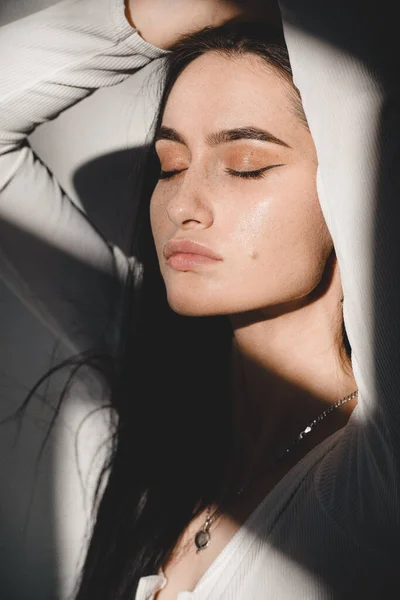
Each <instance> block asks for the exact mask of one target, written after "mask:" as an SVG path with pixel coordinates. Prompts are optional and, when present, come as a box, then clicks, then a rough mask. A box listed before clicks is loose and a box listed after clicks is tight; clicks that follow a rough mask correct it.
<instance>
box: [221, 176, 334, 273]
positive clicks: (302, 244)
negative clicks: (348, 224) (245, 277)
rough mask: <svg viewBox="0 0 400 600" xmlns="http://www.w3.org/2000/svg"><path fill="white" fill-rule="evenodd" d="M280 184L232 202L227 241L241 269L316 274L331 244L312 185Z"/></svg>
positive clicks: (299, 183) (299, 181) (299, 182)
mask: <svg viewBox="0 0 400 600" xmlns="http://www.w3.org/2000/svg"><path fill="white" fill-rule="evenodd" d="M297 182H298V184H296V185H293V184H292V182H288V185H286V186H284V185H282V183H283V182H282V180H281V181H280V182H279V185H278V186H277V188H276V189H275V190H272V189H271V190H269V191H268V193H264V194H262V193H260V194H259V195H258V199H257V200H254V196H253V198H252V199H249V197H248V198H247V200H248V201H247V202H243V199H244V200H245V198H242V201H241V202H240V203H239V204H238V205H240V207H241V210H238V211H237V213H236V219H235V220H234V225H233V227H232V240H233V242H234V245H235V246H236V249H237V250H238V251H240V254H241V257H243V259H244V260H243V261H241V263H242V267H243V270H244V272H245V270H246V269H247V268H249V267H250V268H253V267H257V266H258V265H259V266H260V267H261V268H262V269H268V271H269V272H270V273H272V272H274V273H275V275H276V276H278V275H279V273H281V274H282V276H284V274H285V273H286V275H288V274H289V272H291V271H298V272H299V273H300V272H301V271H302V272H303V275H304V271H307V270H309V271H310V275H311V272H313V273H314V275H316V271H318V269H319V264H323V262H324V261H325V258H326V255H327V252H329V251H330V249H331V247H332V241H331V238H330V235H329V232H328V229H327V227H326V224H325V220H324V218H323V215H322V211H321V208H320V204H319V201H318V197H317V193H316V189H315V187H314V186H310V185H308V186H302V185H301V180H297Z"/></svg>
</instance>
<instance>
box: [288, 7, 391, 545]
mask: <svg viewBox="0 0 400 600" xmlns="http://www.w3.org/2000/svg"><path fill="white" fill-rule="evenodd" d="M280 4H281V9H282V17H283V22H284V31H285V38H286V42H287V45H288V48H289V54H290V60H291V63H292V68H293V72H294V79H295V83H296V85H297V86H298V88H299V89H300V92H301V96H302V99H303V104H304V107H305V112H306V115H307V118H308V121H309V125H310V129H311V133H312V135H313V138H314V141H315V144H316V148H317V153H318V160H319V170H318V192H319V197H320V202H321V205H322V209H323V212H324V215H325V218H326V221H327V223H328V227H329V229H330V231H331V234H332V237H333V241H334V245H335V249H336V253H337V256H338V261H339V266H340V271H341V275H342V282H343V290H344V318H345V325H346V329H347V333H348V337H349V340H350V344H351V347H352V364H353V369H354V374H355V378H356V381H357V384H358V388H359V400H358V406H357V407H356V409H355V411H354V413H353V415H352V417H351V419H350V421H349V423H348V425H347V427H346V428H345V432H344V435H343V436H342V439H341V442H340V444H339V445H338V446H337V447H336V448H335V451H334V452H332V453H331V455H330V456H328V457H327V459H326V461H325V463H324V464H323V465H321V469H320V474H319V475H320V476H319V479H318V482H319V483H318V494H319V498H320V500H321V502H322V504H323V506H324V508H325V510H326V511H327V512H328V513H329V514H330V515H331V517H332V518H334V519H335V520H336V521H337V522H339V523H340V524H341V525H342V526H343V527H344V528H345V531H347V532H348V533H351V534H356V535H357V537H358V539H360V537H361V538H363V539H364V540H365V541H367V542H368V543H370V542H371V540H372V539H375V540H376V539H381V540H382V539H383V540H384V539H389V538H390V537H391V536H392V535H398V528H399V525H400V502H399V491H400V486H399V481H400V476H399V473H400V366H399V348H400V280H399V273H400V235H399V222H400V221H399V208H398V206H399V198H400V171H399V169H398V165H397V160H396V159H397V157H398V155H399V140H400V100H399V95H398V89H397V88H398V83H397V81H396V79H397V78H398V66H399V57H400V55H399V52H398V48H397V39H396V37H395V36H392V35H391V32H390V31H389V29H388V28H389V26H390V23H395V22H396V19H395V15H394V7H393V6H389V3H386V6H385V2H383V3H382V2H380V3H379V6H378V3H377V2H375V1H374V2H367V3H360V2H356V1H355V0H353V1H349V0H346V1H344V0H337V1H336V2H329V1H328V0H326V1H321V2H318V3H315V2H310V1H308V0H281V2H280ZM383 16H384V18H382V17H383Z"/></svg>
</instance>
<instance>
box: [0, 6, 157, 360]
mask: <svg viewBox="0 0 400 600" xmlns="http://www.w3.org/2000/svg"><path fill="white" fill-rule="evenodd" d="M124 11H125V7H124V2H123V0H65V1H64V2H60V3H58V4H56V5H54V6H52V7H50V8H48V9H46V10H43V11H40V12H38V13H36V14H34V15H31V16H28V17H26V18H23V19H21V20H19V21H16V22H14V23H12V24H10V25H6V26H4V27H2V28H0V274H1V276H2V278H4V280H5V281H6V283H7V284H8V285H9V286H10V287H11V289H12V290H13V291H14V292H15V293H16V294H17V295H18V296H19V297H20V298H21V300H22V301H23V302H24V303H25V304H26V305H28V306H29V307H30V308H31V309H32V310H33V311H34V312H35V313H36V315H37V316H38V317H39V318H40V319H41V320H42V321H43V322H44V323H45V324H46V325H47V326H48V327H49V328H50V329H51V330H52V331H53V332H54V333H55V334H56V335H57V337H59V338H61V339H62V341H63V342H64V343H65V344H66V345H67V347H68V348H69V349H71V350H72V351H73V352H80V351H82V350H87V349H89V348H92V347H96V348H98V347H99V345H100V346H101V347H102V348H104V345H105V346H106V348H107V349H110V348H111V349H113V348H115V345H116V343H117V341H118V319H117V320H116V321H115V319H116V318H117V315H118V306H121V302H122V296H123V282H124V279H125V277H126V274H127V268H128V259H127V258H126V257H125V256H124V255H123V253H122V252H121V250H120V249H119V248H117V247H115V246H112V245H111V244H109V243H108V242H107V241H106V240H105V239H104V238H103V237H102V235H101V234H100V233H99V231H97V230H96V228H95V227H94V226H93V225H92V224H91V223H90V221H89V220H88V219H87V217H86V216H85V214H84V213H83V212H82V211H81V210H80V209H79V208H78V207H77V206H76V205H75V204H74V203H73V202H72V201H71V200H70V198H68V197H67V195H66V193H65V192H64V190H63V189H62V188H61V186H60V184H59V183H58V182H57V180H56V179H55V177H54V175H53V174H52V173H51V172H50V170H49V169H48V168H47V167H46V165H44V164H42V162H41V161H40V160H39V158H38V157H37V156H36V155H35V154H34V152H33V151H32V149H31V147H30V146H29V142H28V139H27V136H28V135H29V134H30V133H32V131H33V130H34V129H35V127H37V126H38V125H39V124H41V123H44V122H45V121H49V120H51V119H54V118H55V117H57V116H58V115H59V114H60V113H61V112H62V111H63V110H65V109H66V108H68V107H70V106H72V105H73V104H75V103H77V102H79V101H80V100H82V99H83V98H85V97H86V96H88V95H89V94H91V93H93V92H94V91H95V90H96V89H98V88H100V87H105V86H112V85H115V84H117V83H120V82H122V81H123V80H124V79H126V78H127V77H128V76H130V75H132V73H134V72H135V71H136V70H138V69H139V68H141V67H143V66H145V65H146V64H148V63H149V62H150V61H151V60H152V59H154V58H158V57H161V56H163V55H164V54H165V51H163V50H160V49H158V48H156V47H154V46H152V45H151V44H149V43H147V42H145V41H144V40H143V39H142V38H141V37H140V35H139V33H138V32H137V31H136V30H135V29H133V28H132V27H131V25H130V24H129V23H128V21H127V19H126V17H125V12H124ZM105 118H106V115H105ZM110 202H112V198H110ZM114 311H116V312H114ZM110 323H111V325H112V326H110Z"/></svg>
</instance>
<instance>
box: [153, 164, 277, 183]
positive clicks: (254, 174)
mask: <svg viewBox="0 0 400 600" xmlns="http://www.w3.org/2000/svg"><path fill="white" fill-rule="evenodd" d="M283 166H284V165H283V163H282V164H278V165H268V167H262V168H261V169H257V170H256V171H235V170H234V169H225V173H228V174H229V175H232V176H233V177H241V178H242V179H261V178H262V177H263V176H264V174H265V173H266V172H267V171H269V170H270V169H274V168H275V167H283ZM185 170H186V169H175V170H174V171H163V170H162V169H161V170H160V173H159V176H158V177H159V179H170V178H171V177H173V176H174V175H177V174H178V173H182V171H185Z"/></svg>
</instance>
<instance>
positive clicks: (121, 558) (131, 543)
mask: <svg viewBox="0 0 400 600" xmlns="http://www.w3.org/2000/svg"><path fill="white" fill-rule="evenodd" d="M210 51H213V52H218V53H221V54H223V55H225V56H228V57H233V58H234V57H237V56H241V55H244V54H249V53H250V54H253V55H256V56H258V57H260V58H262V59H263V60H264V61H265V62H266V63H267V64H268V65H269V66H270V67H272V68H274V69H276V71H277V72H278V73H279V74H281V76H282V77H283V78H285V79H286V80H287V82H288V93H290V94H292V95H293V100H294V107H295V109H296V110H297V111H298V115H299V118H301V119H303V121H304V123H305V126H306V125H307V124H306V119H305V116H304V113H303V111H302V108H301V100H300V95H299V93H298V91H297V89H296V88H295V86H294V84H293V82H292V78H291V77H292V75H291V69H290V63H289V57H288V53H287V50H286V46H285V43H284V39H283V37H282V35H281V32H279V31H275V30H273V29H271V28H269V27H268V26H267V25H265V24H260V25H259V24H256V23H241V22H235V23H230V24H227V25H224V26H221V27H218V28H207V29H204V30H202V31H200V32H198V33H196V34H193V35H190V36H187V37H186V38H184V39H182V40H181V41H180V42H179V43H177V44H176V45H175V47H174V48H173V49H172V52H171V54H170V55H169V56H168V57H167V58H166V59H165V64H164V67H163V68H164V74H163V77H164V78H163V91H162V95H161V100H160V105H159V112H158V115H157V118H156V122H155V129H157V128H158V127H159V126H160V124H161V120H162V116H163V111H164V108H165V105H166V102H167V100H168V96H169V94H170V91H171V89H172V87H173V85H174V83H175V82H176V80H177V78H178V77H179V75H180V74H181V73H182V71H183V70H184V69H185V68H186V67H187V66H188V65H189V64H190V63H191V62H192V61H193V60H195V59H196V58H198V57H200V56H201V55H203V54H204V53H206V52H210ZM227 108H229V107H227ZM159 172H160V165H159V161H158V159H157V155H156V153H155V151H154V147H153V146H152V147H151V148H150V151H149V153H148V156H147V160H146V165H145V181H144V186H143V188H142V194H141V198H140V204H139V210H138V214H137V218H136V221H135V230H134V234H133V237H132V246H131V255H132V256H133V257H135V262H134V266H133V267H132V270H131V273H130V275H129V280H128V282H127V286H126V298H125V311H124V320H123V324H122V336H121V343H120V346H119V348H118V351H117V352H116V354H115V355H114V356H113V357H112V360H111V361H109V362H108V367H107V368H104V369H102V370H103V374H104V376H105V379H106V380H107V382H108V388H109V397H110V410H111V413H112V416H113V420H112V422H113V424H114V426H113V431H112V448H111V451H110V455H109V457H108V459H107V462H106V464H105V465H104V468H103V470H102V473H101V475H100V479H99V482H98V486H97V493H96V498H95V509H94V522H93V528H92V532H91V538H90V543H89V547H88V552H87V555H86V560H85V563H84V566H83V569H82V573H81V576H80V579H79V582H78V586H77V591H76V600H94V599H96V600H132V598H134V597H135V593H136V589H137V585H138V581H139V579H140V578H141V577H143V576H146V575H151V574H154V573H156V572H157V571H158V570H159V569H160V568H161V567H162V565H163V564H165V562H166V561H167V560H168V558H169V556H170V555H171V552H172V551H173V549H174V547H175V546H176V543H177V541H178V539H179V537H180V535H181V534H182V532H183V530H184V529H185V527H186V526H187V525H188V524H189V522H190V521H191V520H192V519H193V518H194V517H195V516H196V515H197V514H199V512H200V511H202V510H203V509H204V508H205V507H206V506H207V505H209V504H210V503H212V502H215V501H218V499H220V498H221V493H222V488H223V486H224V484H225V483H226V475H227V473H228V471H229V466H230V458H231V454H232V448H233V439H232V401H231V350H232V329H231V326H230V322H229V320H228V318H227V317H224V316H218V317H195V318H194V317H183V316H180V315H178V314H176V313H174V312H173V311H172V310H171V308H170V307H169V305H168V302H167V297H166V291H165V286H164V283H163V280H162V277H161V274H160V270H159V265H158V261H157V256H156V252H155V247H154V242H153V238H152V234H151V227H150V216H149V204H150V198H151V194H152V192H153V189H154V187H155V185H156V183H157V180H158V175H159ZM110 364H111V366H110ZM95 366H96V367H97V368H100V363H98V364H96V365H95ZM100 490H103V491H101V492H100Z"/></svg>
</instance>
